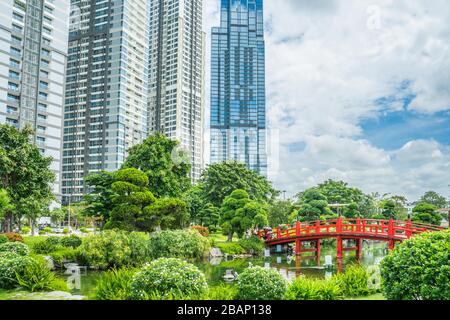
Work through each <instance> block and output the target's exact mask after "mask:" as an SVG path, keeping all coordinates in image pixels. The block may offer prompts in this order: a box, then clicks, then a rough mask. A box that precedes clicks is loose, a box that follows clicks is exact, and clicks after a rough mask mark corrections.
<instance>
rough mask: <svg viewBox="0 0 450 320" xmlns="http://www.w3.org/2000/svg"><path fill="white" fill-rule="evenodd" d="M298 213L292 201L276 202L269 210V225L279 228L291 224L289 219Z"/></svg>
mask: <svg viewBox="0 0 450 320" xmlns="http://www.w3.org/2000/svg"><path fill="white" fill-rule="evenodd" d="M295 211H296V208H295V206H294V204H293V203H292V202H291V201H290V200H276V201H274V202H273V203H272V204H271V205H270V206H269V208H268V220H269V225H270V226H272V227H277V226H279V225H283V224H289V223H290V222H291V221H290V219H289V217H290V216H291V215H292V213H293V212H295Z"/></svg>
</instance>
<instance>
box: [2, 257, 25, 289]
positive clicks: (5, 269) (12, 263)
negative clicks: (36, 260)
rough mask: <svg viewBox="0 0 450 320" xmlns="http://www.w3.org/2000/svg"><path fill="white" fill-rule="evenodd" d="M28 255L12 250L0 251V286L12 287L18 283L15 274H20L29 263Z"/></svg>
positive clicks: (4, 287)
mask: <svg viewBox="0 0 450 320" xmlns="http://www.w3.org/2000/svg"><path fill="white" fill-rule="evenodd" d="M30 260H31V259H30V257H28V256H21V255H19V254H17V253H14V252H9V251H6V252H0V288H1V289H12V288H14V287H16V286H17V285H18V282H17V277H16V275H17V274H21V273H22V272H23V270H24V268H25V266H26V265H27V264H28V263H30Z"/></svg>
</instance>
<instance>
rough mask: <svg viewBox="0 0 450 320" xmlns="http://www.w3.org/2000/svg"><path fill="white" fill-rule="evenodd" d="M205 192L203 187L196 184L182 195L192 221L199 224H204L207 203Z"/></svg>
mask: <svg viewBox="0 0 450 320" xmlns="http://www.w3.org/2000/svg"><path fill="white" fill-rule="evenodd" d="M203 193H204V192H203V187H202V186H201V185H196V186H193V187H192V188H190V189H189V190H188V191H187V192H185V193H184V195H183V197H182V200H183V201H184V202H186V207H187V210H188V212H189V216H190V219H191V222H192V223H194V224H198V225H203V224H202V223H203V221H202V219H203V217H202V210H204V208H205V206H206V205H207V203H206V201H205V199H204V197H203Z"/></svg>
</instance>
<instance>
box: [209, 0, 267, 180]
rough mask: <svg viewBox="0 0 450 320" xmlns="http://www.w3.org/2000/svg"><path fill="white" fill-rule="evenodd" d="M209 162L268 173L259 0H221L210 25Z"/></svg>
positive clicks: (263, 45) (260, 5)
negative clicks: (218, 18) (217, 14)
mask: <svg viewBox="0 0 450 320" xmlns="http://www.w3.org/2000/svg"><path fill="white" fill-rule="evenodd" d="M211 40H212V47H211V50H212V52H211V163H218V162H223V161H227V160H236V161H239V162H242V163H245V164H247V166H248V167H249V168H250V169H252V170H255V171H256V172H258V173H260V174H262V175H265V176H266V175H267V146H266V93H265V42H264V19H263V0H221V25H220V27H216V28H213V29H212V39H211Z"/></svg>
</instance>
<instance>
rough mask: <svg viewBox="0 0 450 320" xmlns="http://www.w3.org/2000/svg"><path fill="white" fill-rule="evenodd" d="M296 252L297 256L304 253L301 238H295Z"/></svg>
mask: <svg viewBox="0 0 450 320" xmlns="http://www.w3.org/2000/svg"><path fill="white" fill-rule="evenodd" d="M295 254H296V255H297V256H300V255H301V254H302V241H301V240H300V239H297V240H295Z"/></svg>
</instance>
